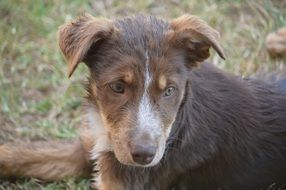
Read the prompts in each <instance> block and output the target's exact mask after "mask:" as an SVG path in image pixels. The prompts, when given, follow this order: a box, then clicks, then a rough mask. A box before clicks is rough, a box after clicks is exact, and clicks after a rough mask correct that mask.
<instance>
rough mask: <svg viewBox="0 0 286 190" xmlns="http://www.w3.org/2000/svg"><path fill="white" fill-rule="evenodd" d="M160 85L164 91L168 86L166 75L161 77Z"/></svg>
mask: <svg viewBox="0 0 286 190" xmlns="http://www.w3.org/2000/svg"><path fill="white" fill-rule="evenodd" d="M158 85H159V88H160V89H161V90H164V89H165V88H166V86H167V79H166V76H165V75H160V76H159V80H158Z"/></svg>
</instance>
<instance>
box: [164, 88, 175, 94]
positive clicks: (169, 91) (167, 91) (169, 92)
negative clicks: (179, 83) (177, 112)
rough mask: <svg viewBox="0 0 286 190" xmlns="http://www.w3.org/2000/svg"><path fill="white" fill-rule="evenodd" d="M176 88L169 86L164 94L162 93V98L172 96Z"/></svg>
mask: <svg viewBox="0 0 286 190" xmlns="http://www.w3.org/2000/svg"><path fill="white" fill-rule="evenodd" d="M175 90H176V88H175V87H174V86H169V87H168V88H167V89H166V90H165V92H164V96H172V95H173V94H174V92H175Z"/></svg>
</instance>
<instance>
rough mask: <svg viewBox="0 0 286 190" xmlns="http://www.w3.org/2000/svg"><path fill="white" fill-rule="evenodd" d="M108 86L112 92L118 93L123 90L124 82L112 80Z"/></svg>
mask: <svg viewBox="0 0 286 190" xmlns="http://www.w3.org/2000/svg"><path fill="white" fill-rule="evenodd" d="M109 87H110V88H111V90H112V91H113V92H115V93H118V94H123V93H124V90H125V88H124V87H125V86H124V83H123V82H121V81H116V82H112V83H110V84H109Z"/></svg>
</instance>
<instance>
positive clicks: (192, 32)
mask: <svg viewBox="0 0 286 190" xmlns="http://www.w3.org/2000/svg"><path fill="white" fill-rule="evenodd" d="M170 26H171V28H172V30H173V33H172V35H171V40H173V41H174V42H175V44H177V45H179V46H183V48H185V49H186V50H187V53H188V59H189V60H190V61H191V62H193V63H194V64H196V63H197V62H202V61H204V60H205V59H207V58H208V57H209V55H210V54H209V49H210V47H213V48H214V50H215V51H216V52H217V53H218V54H219V56H220V57H221V58H223V59H225V54H224V52H223V50H222V48H221V46H220V44H219V38H220V36H219V33H218V32H217V31H216V30H214V29H213V28H211V27H210V26H209V25H208V24H207V23H206V22H205V21H203V20H201V19H200V18H198V17H196V16H192V15H184V16H181V17H179V18H177V19H174V20H173V21H171V23H170Z"/></svg>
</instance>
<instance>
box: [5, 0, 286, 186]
mask: <svg viewBox="0 0 286 190" xmlns="http://www.w3.org/2000/svg"><path fill="white" fill-rule="evenodd" d="M85 12H88V13H91V14H92V15H94V16H100V17H108V18H115V19H116V18H121V17H123V16H128V15H133V14H138V13H147V14H152V15H157V16H159V17H161V18H165V19H171V18H175V17H177V16H180V15H182V14H184V13H188V14H195V15H198V16H200V17H201V18H203V19H204V20H206V21H207V22H208V23H209V24H210V25H211V26H212V27H214V28H215V29H217V30H218V31H219V32H220V33H221V42H222V46H223V47H224V49H225V51H226V54H227V60H226V61H222V60H221V59H220V58H219V57H218V56H217V55H215V54H213V55H212V57H211V61H212V62H213V63H215V64H216V65H218V66H219V67H221V68H224V69H226V70H229V71H231V72H233V73H235V74H240V75H243V76H248V75H251V74H253V73H255V72H257V71H258V70H261V69H262V70H271V71H272V70H277V69H282V68H283V67H285V59H284V60H283V59H274V60H273V59H270V57H269V55H268V54H267V52H266V48H265V37H266V35H267V34H268V33H269V32H272V31H274V30H276V29H278V28H279V27H281V26H286V1H285V0H273V1H270V0H259V1H255V0H249V1H248V0H169V1H163V0H162V1H159V0H137V1H131V0H125V1H120V0H97V1H92V0H73V1H69V0H9V1H8V0H1V1H0V18H1V20H0V144H1V143H4V142H16V143H20V142H22V141H29V140H46V139H66V138H74V137H76V126H78V125H80V122H81V120H82V118H83V116H84V114H83V111H82V107H81V106H80V105H81V102H82V101H83V97H84V95H85V92H84V90H83V88H82V84H83V83H84V81H85V77H86V76H87V74H88V72H87V69H86V67H85V66H84V64H82V65H80V66H79V69H78V70H77V71H76V72H75V74H74V75H73V77H72V78H71V79H68V78H67V68H66V64H65V61H64V58H63V56H62V55H61V53H60V50H59V48H58V43H57V28H58V26H59V25H61V24H63V23H64V22H67V21H69V20H71V19H73V18H75V17H77V16H79V15H81V14H83V13H85ZM0 189H23V190H26V189H27V190H28V189H45V190H49V189H88V181H85V180H81V181H75V180H73V179H67V180H64V181H63V182H58V183H49V184H44V183H41V182H39V181H37V180H35V179H27V180H21V181H17V182H16V183H11V182H7V181H1V179H0Z"/></svg>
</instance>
